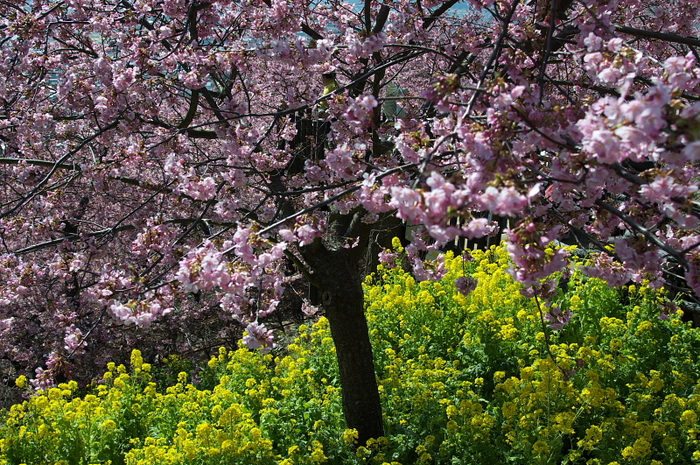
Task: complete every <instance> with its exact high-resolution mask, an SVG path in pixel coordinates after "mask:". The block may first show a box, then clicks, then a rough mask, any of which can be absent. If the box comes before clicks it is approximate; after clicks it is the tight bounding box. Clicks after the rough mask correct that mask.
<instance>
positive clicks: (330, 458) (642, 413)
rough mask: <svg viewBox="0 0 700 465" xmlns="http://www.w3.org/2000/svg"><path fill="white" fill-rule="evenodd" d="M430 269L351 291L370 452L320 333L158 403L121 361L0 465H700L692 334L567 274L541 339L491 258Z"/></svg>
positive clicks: (20, 427) (25, 422) (325, 335)
mask: <svg viewBox="0 0 700 465" xmlns="http://www.w3.org/2000/svg"><path fill="white" fill-rule="evenodd" d="M445 266H446V269H447V274H446V276H445V278H444V279H442V280H441V281H440V282H416V280H415V279H414V278H413V277H412V276H411V275H410V274H409V273H407V272H406V271H404V270H403V269H402V268H401V267H396V268H393V269H384V268H380V270H379V271H378V272H377V273H376V274H374V275H372V276H371V277H369V278H368V280H367V282H366V285H365V294H366V314H367V319H368V324H369V329H370V333H371V337H372V342H373V346H374V356H375V366H376V373H377V380H378V385H379V389H380V394H381V398H382V405H383V413H384V421H385V433H386V435H385V436H384V437H381V438H376V439H373V440H370V441H368V442H367V443H366V444H358V443H357V438H358V433H357V431H355V430H352V429H347V428H346V427H345V424H344V421H343V415H342V406H341V405H342V404H341V393H340V386H339V382H338V372H337V365H336V361H335V349H334V345H333V340H332V338H331V333H330V329H329V325H328V322H327V321H326V320H325V319H324V318H321V319H319V320H318V321H317V322H315V323H314V324H312V325H302V326H301V327H300V328H299V333H298V336H297V337H296V338H295V339H294V340H293V342H292V343H291V344H288V345H287V346H286V347H283V348H281V349H278V350H277V351H276V352H273V353H271V354H267V355H265V354H261V353H258V352H253V351H250V350H247V349H244V348H242V347H239V348H237V349H235V350H227V349H224V348H222V349H220V350H219V352H218V353H215V354H213V355H212V357H211V359H210V360H209V362H208V363H206V364H204V365H205V366H204V367H203V369H202V371H201V372H199V373H198V374H197V376H196V377H193V376H192V373H187V372H182V373H179V374H178V375H177V376H176V379H175V380H174V381H173V383H172V384H171V385H170V386H167V387H166V386H163V383H162V382H159V381H160V380H157V379H155V378H154V375H153V374H152V373H153V372H154V371H155V370H154V369H153V368H152V367H151V365H149V364H148V363H145V362H144V360H143V357H142V356H141V354H140V353H139V352H138V351H134V352H133V353H132V357H131V363H130V367H128V368H127V367H124V366H116V365H114V364H109V365H108V367H107V372H106V373H105V374H104V378H103V380H102V382H101V383H100V384H98V385H96V386H94V387H93V388H90V389H88V390H87V392H85V391H81V390H79V389H78V386H77V385H76V384H75V383H66V384H62V385H59V386H58V387H56V388H53V389H49V390H48V391H45V392H40V393H36V394H35V395H33V396H32V397H31V398H30V399H29V400H28V401H26V402H24V403H22V404H18V405H15V406H13V407H12V408H11V409H10V410H9V411H8V412H5V413H4V414H3V415H2V416H1V417H0V465H5V464H13V465H15V464H16V465H19V464H22V463H24V464H37V465H42V464H51V465H54V464H64V463H65V464H69V463H70V464H73V463H76V464H87V465H90V464H100V465H105V464H117V463H124V464H127V465H136V464H156V465H159V464H178V465H180V464H182V465H190V464H202V465H204V464H251V465H258V464H271V465H272V464H274V465H298V464H317V463H328V464H334V463H342V464H351V465H352V464H373V465H402V464H403V465H413V464H465V465H467V464H475V463H522V464H562V463H569V464H586V465H596V464H601V465H609V464H617V465H626V464H650V465H659V464H664V465H672V464H679V465H680V464H692V463H700V453H699V452H698V451H699V450H700V361H699V360H698V354H700V330H698V329H693V328H691V327H690V326H688V325H687V324H685V323H683V322H682V321H681V319H680V312H678V313H676V314H672V315H670V317H669V318H666V317H664V318H661V319H660V318H659V316H661V315H662V312H664V311H665V310H664V309H665V308H667V307H666V306H667V305H668V302H666V300H665V295H664V292H663V290H660V291H657V290H652V289H649V288H648V287H645V286H643V285H642V286H636V285H634V286H627V287H625V288H621V289H611V288H610V287H608V286H607V285H606V284H605V283H603V282H601V281H599V280H597V279H589V278H586V277H585V276H583V275H582V274H581V273H580V272H579V271H577V269H576V266H577V265H576V264H575V263H572V269H571V270H570V271H569V272H568V274H567V275H566V276H564V275H557V276H554V277H552V279H553V280H554V282H555V283H556V284H557V287H556V289H554V290H553V291H552V292H551V296H550V297H549V302H548V304H551V305H557V306H559V307H561V308H562V309H566V310H572V311H573V312H574V316H573V318H572V320H571V322H570V323H569V324H568V325H567V326H565V327H564V328H562V329H561V330H557V331H554V330H551V329H550V328H548V327H547V326H546V322H545V321H544V320H543V318H542V315H541V314H540V311H541V310H542V305H543V302H538V301H536V300H535V299H533V298H529V297H525V296H524V295H523V294H522V293H521V292H520V291H521V288H520V286H519V285H518V284H517V283H516V282H515V281H514V280H513V279H512V277H511V276H510V274H509V273H508V268H509V266H510V264H509V262H508V259H507V255H506V253H505V250H504V249H503V248H501V247H494V248H492V249H490V250H487V251H475V252H473V253H471V254H469V255H464V256H453V255H448V256H447V257H446V259H445ZM463 276H469V277H472V278H474V279H475V280H476V282H477V283H478V284H477V286H476V289H474V290H473V291H472V292H471V293H469V294H468V295H464V294H461V293H459V292H458V291H457V289H456V286H455V280H457V279H458V278H460V277H463ZM664 316H666V315H664ZM193 379H195V380H197V379H200V380H207V381H206V382H205V381H201V382H199V383H193ZM26 383H27V381H26V379H25V378H22V377H20V378H18V379H17V380H16V384H17V386H18V387H20V388H25V389H26V386H27V384H26Z"/></svg>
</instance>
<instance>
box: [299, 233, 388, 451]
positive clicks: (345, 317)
mask: <svg viewBox="0 0 700 465" xmlns="http://www.w3.org/2000/svg"><path fill="white" fill-rule="evenodd" d="M326 239H327V238H324V240H321V239H317V240H316V241H315V242H314V243H313V244H310V245H309V246H306V247H304V248H303V250H302V255H303V257H304V259H305V260H306V262H307V264H308V265H309V267H310V268H311V270H312V273H313V278H314V284H315V285H317V286H318V287H319V290H320V294H321V303H322V305H323V308H324V309H325V311H326V317H327V318H328V322H329V323H330V327H331V334H332V336H333V342H334V343H335V348H336V356H337V357H338V367H339V371H340V383H341V388H342V395H343V412H344V414H345V420H346V422H347V425H348V428H355V429H356V430H357V432H358V442H359V444H360V445H363V444H365V443H366V442H367V440H368V439H370V438H377V437H380V436H383V435H384V424H383V421H382V406H381V402H380V398H379V390H378V388H377V380H376V375H375V372H374V356H373V354H372V345H371V343H370V339H369V331H368V329H367V320H366V319H365V311H364V294H363V291H362V275H361V273H360V258H361V257H362V249H364V248H365V247H362V246H357V247H355V248H344V247H343V246H342V245H340V244H339V243H337V242H336V240H338V239H340V237H338V236H335V237H333V238H332V239H335V240H331V241H328V240H326ZM329 242H330V243H329Z"/></svg>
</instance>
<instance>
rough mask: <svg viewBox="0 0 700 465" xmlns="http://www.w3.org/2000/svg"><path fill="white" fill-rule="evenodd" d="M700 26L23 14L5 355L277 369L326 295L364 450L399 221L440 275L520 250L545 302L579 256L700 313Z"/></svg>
mask: <svg viewBox="0 0 700 465" xmlns="http://www.w3.org/2000/svg"><path fill="white" fill-rule="evenodd" d="M699 8H700V7H699V6H697V5H695V4H694V3H693V2H681V1H676V2H673V5H672V6H671V7H669V4H668V2H660V1H657V0H652V1H647V2H639V1H636V0H619V1H613V2H609V1H598V0H576V1H572V0H532V1H529V2H527V1H523V0H503V1H489V0H486V1H478V0H474V1H472V2H469V3H464V2H457V1H456V0H448V1H445V2H441V1H435V0H427V1H426V0H424V1H418V2H410V1H406V0H397V1H392V0H387V1H384V2H382V3H379V2H376V1H370V0H366V1H365V2H343V1H340V0H323V1H321V0H317V1H311V0H291V1H286V0H248V1H246V0H239V1H233V0H217V1H198V0H192V1H188V0H131V1H126V0H81V1H75V0H63V1H58V0H26V1H22V0H9V1H2V2H0V98H1V99H2V100H1V104H2V105H1V107H0V151H1V153H0V157H1V158H0V173H1V175H0V176H1V177H0V239H1V240H2V242H1V244H0V245H1V246H2V250H0V253H1V254H2V255H0V270H1V273H2V276H3V278H4V279H3V280H2V282H1V283H0V350H1V351H2V352H3V357H4V358H5V359H7V360H10V361H11V362H12V363H13V364H14V365H15V367H16V368H17V369H18V370H25V371H26V370H31V371H32V372H33V373H34V380H33V382H34V385H35V386H36V387H46V386H49V385H51V384H52V383H55V382H57V381H60V380H61V379H64V378H67V377H73V378H81V377H82V378H86V377H89V376H93V375H94V374H95V373H96V370H95V367H97V366H100V365H103V364H104V363H105V362H106V361H107V360H109V359H113V358H114V357H115V356H116V354H119V353H120V352H121V353H126V351H125V350H124V349H125V348H127V347H131V346H134V345H138V344H140V345H142V346H147V347H148V350H150V353H152V354H154V355H155V354H164V353H167V352H169V351H170V352H184V351H188V350H194V349H199V348H201V347H199V346H200V345H201V344H203V340H204V338H205V337H210V336H211V334H209V335H206V336H205V335H202V334H201V332H198V331H199V330H201V329H203V328H206V329H207V330H208V331H209V332H210V333H213V334H215V335H216V337H217V338H218V339H217V341H216V342H220V341H230V340H231V338H234V337H237V336H238V335H239V333H238V332H237V328H244V329H245V334H244V336H243V337H244V341H245V342H246V343H247V344H248V345H249V346H250V347H252V348H260V349H262V350H265V349H269V348H270V347H271V346H273V344H274V339H273V334H272V332H271V330H270V329H269V328H268V327H267V326H266V324H265V322H266V317H269V316H270V315H271V314H273V312H274V311H275V310H276V309H277V307H278V306H279V305H280V302H281V301H282V300H283V299H284V298H285V295H287V294H288V293H289V292H295V291H296V292H298V290H299V286H298V283H299V282H301V281H308V283H310V286H311V288H312V289H314V290H315V291H316V293H317V294H318V296H319V297H318V299H317V301H316V300H314V299H310V297H309V296H308V295H303V296H302V297H303V299H304V303H303V307H302V308H303V309H304V311H305V312H307V313H309V314H311V313H313V312H314V311H316V307H317V306H321V307H322V308H323V309H324V311H325V313H326V315H327V316H328V318H329V321H330V325H331V330H332V334H333V338H334V341H335V344H336V351H337V356H338V361H339V368H340V377H341V383H342V386H343V402H344V409H345V415H346V419H347V422H348V426H349V427H350V428H357V429H358V431H359V437H360V440H361V441H365V440H366V439H368V438H371V437H377V436H380V435H381V434H382V431H383V429H382V417H381V405H380V402H379V395H378V390H377V384H376V380H375V376H374V366H373V358H372V350H371V346H370V343H369V338H368V334H367V324H366V321H365V318H364V313H363V294H362V287H361V283H362V277H363V276H362V273H363V271H366V270H367V266H365V267H364V268H363V264H365V265H366V264H368V263H373V261H374V260H375V258H376V255H377V253H378V252H380V250H379V249H377V247H375V243H376V242H378V238H380V237H390V236H391V235H392V234H394V233H396V231H397V229H396V228H397V225H399V224H400V223H401V222H405V223H407V224H412V225H421V227H422V231H421V232H419V233H417V234H416V236H415V240H414V241H413V242H412V243H411V245H410V246H409V247H407V249H406V250H407V252H408V258H409V260H410V262H411V264H412V266H413V269H414V273H415V274H416V276H417V278H419V279H434V278H439V277H440V275H441V272H442V270H441V267H440V264H439V260H438V262H432V263H431V262H427V263H426V262H424V261H423V260H422V259H421V257H424V256H425V253H424V252H425V251H426V250H437V249H439V248H440V247H442V246H444V245H445V244H448V243H450V242H452V241H454V240H455V239H457V238H469V239H475V238H479V237H483V236H487V235H494V234H499V233H501V232H505V233H506V234H507V237H508V244H507V247H508V250H509V252H510V254H511V256H512V259H513V268H512V272H513V274H514V276H515V277H517V279H519V280H520V281H521V282H522V283H523V284H524V285H525V286H527V287H528V288H529V289H530V290H531V292H533V295H536V294H537V292H538V291H537V289H539V288H541V287H542V286H541V285H540V282H541V280H542V279H544V278H546V277H548V276H549V275H550V274H551V273H553V272H555V271H561V270H563V269H564V268H565V267H566V266H567V265H568V261H567V252H566V251H565V250H564V249H561V250H556V251H555V252H554V253H551V252H547V249H548V248H549V247H550V246H551V244H552V243H553V242H554V241H556V240H558V239H561V238H562V237H564V236H565V235H567V234H568V235H570V236H571V235H573V236H574V237H576V238H577V239H578V240H580V241H585V243H586V245H587V246H588V247H589V248H590V249H591V259H592V260H593V263H594V265H595V266H591V267H589V268H587V269H586V270H585V271H586V272H588V273H589V274H590V275H592V276H597V277H601V278H603V279H606V280H608V281H609V282H611V283H613V284H620V283H625V282H629V281H633V282H642V281H647V282H649V283H651V285H653V286H661V285H664V284H665V285H667V286H673V287H674V288H675V289H676V291H678V292H679V293H684V295H686V296H687V297H688V298H697V297H698V296H700V250H699V248H698V246H699V245H700V234H698V219H699V218H700V209H699V205H698V200H697V190H698V187H697V182H698V179H699V177H700V175H699V173H698V162H699V161H700V68H699V67H698V64H697V61H698V60H699V59H700V56H698V47H700V40H699V39H698V38H697V35H698V9H699ZM332 72H334V73H335V79H337V89H336V90H334V91H332V92H330V93H327V94H325V95H324V92H323V90H322V89H323V88H324V85H323V79H322V76H323V75H324V74H326V79H328V76H332V75H331V74H330V73H332ZM335 87H336V86H335V85H334V86H332V87H327V89H328V88H335ZM496 217H502V218H506V217H507V218H510V227H509V229H507V230H505V231H500V230H499V223H498V222H497V221H495V219H496ZM550 250H551V249H550ZM382 256H383V257H386V256H388V254H386V253H384V254H383V255H382ZM286 293H287V294H286ZM209 342H211V341H209Z"/></svg>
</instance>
